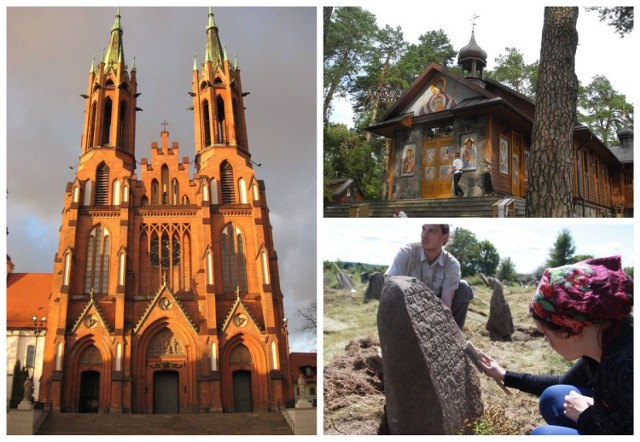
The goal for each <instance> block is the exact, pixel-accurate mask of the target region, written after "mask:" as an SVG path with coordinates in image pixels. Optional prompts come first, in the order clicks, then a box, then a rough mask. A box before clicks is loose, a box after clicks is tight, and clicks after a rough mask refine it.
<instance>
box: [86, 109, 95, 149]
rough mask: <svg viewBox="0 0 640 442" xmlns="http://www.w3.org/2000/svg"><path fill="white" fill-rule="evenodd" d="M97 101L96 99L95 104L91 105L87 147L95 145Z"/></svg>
mask: <svg viewBox="0 0 640 442" xmlns="http://www.w3.org/2000/svg"><path fill="white" fill-rule="evenodd" d="M96 106H97V104H96V102H95V101H94V102H93V104H92V105H91V113H90V114H89V119H88V123H89V138H87V147H93V146H94V139H93V137H94V136H95V131H96Z"/></svg>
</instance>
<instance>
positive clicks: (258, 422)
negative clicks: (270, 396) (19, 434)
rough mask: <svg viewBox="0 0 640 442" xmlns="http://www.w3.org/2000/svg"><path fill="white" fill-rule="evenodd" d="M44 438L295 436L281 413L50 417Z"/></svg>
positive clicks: (45, 423) (57, 415) (54, 415)
mask: <svg viewBox="0 0 640 442" xmlns="http://www.w3.org/2000/svg"><path fill="white" fill-rule="evenodd" d="M37 434H39V435H40V434H43V435H63V434H65V435H72V434H73V435H75V434H85V435H89V434H92V435H111V434H113V435H115V434H127V435H146V434H154V435H155V434H157V435H162V434H166V435H180V434H185V435H188V434H191V435H194V434H218V435H278V434H293V433H292V431H291V429H290V428H289V425H287V422H286V421H285V419H284V418H283V417H282V415H281V414H280V412H277V411H274V412H254V413H202V414H121V413H94V414H87V413H50V414H49V416H48V417H47V419H46V420H45V422H44V423H43V425H42V426H41V427H40V429H39V431H38V433H37Z"/></svg>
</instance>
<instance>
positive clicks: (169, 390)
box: [153, 370, 179, 414]
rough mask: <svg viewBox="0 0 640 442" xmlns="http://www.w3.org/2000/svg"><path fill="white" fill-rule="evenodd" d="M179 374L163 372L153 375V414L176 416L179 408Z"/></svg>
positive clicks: (168, 371)
mask: <svg viewBox="0 0 640 442" xmlns="http://www.w3.org/2000/svg"><path fill="white" fill-rule="evenodd" d="M178 379H179V376H178V372H176V371H170V370H163V371H156V372H155V373H154V374H153V412H154V413H155V414H176V413H178V412H179V406H178V394H179V388H178Z"/></svg>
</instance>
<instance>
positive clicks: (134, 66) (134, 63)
mask: <svg viewBox="0 0 640 442" xmlns="http://www.w3.org/2000/svg"><path fill="white" fill-rule="evenodd" d="M137 69H138V68H137V67H136V56H135V55H134V56H133V59H132V60H131V72H135V71H136V70H137Z"/></svg>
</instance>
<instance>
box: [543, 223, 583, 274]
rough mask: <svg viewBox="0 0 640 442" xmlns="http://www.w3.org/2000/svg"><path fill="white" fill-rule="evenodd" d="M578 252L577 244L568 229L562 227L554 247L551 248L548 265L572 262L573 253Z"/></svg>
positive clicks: (561, 264) (554, 265)
mask: <svg viewBox="0 0 640 442" xmlns="http://www.w3.org/2000/svg"><path fill="white" fill-rule="evenodd" d="M575 252H576V246H575V244H574V243H573V238H572V237H571V233H569V230H568V229H562V231H561V232H560V233H559V234H558V236H557V238H556V242H555V243H554V244H553V248H551V250H549V258H548V259H547V264H546V265H547V267H559V266H563V265H566V264H571V263H573V262H574V261H573V260H572V258H573V254H574V253H575Z"/></svg>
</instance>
